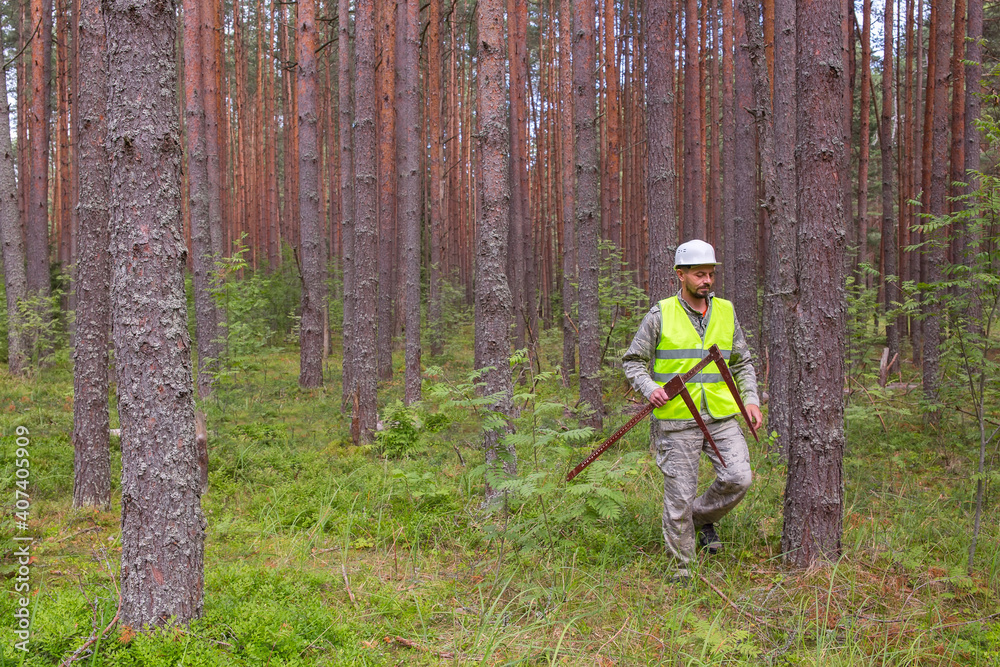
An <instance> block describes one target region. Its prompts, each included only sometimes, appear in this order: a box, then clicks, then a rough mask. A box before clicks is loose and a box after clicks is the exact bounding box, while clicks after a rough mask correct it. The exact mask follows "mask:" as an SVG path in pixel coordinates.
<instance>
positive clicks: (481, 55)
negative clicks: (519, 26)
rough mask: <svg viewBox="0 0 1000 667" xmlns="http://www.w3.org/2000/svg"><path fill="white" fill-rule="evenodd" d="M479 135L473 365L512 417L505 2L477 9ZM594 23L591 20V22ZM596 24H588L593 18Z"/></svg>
mask: <svg viewBox="0 0 1000 667" xmlns="http://www.w3.org/2000/svg"><path fill="white" fill-rule="evenodd" d="M476 11H477V14H476V19H477V21H476V26H477V28H478V42H477V49H476V53H477V67H476V91H477V95H476V125H477V127H476V130H477V133H478V148H479V170H480V183H479V197H478V207H477V208H478V210H477V213H478V220H477V225H476V306H475V318H476V324H475V348H476V349H475V366H476V369H477V370H481V369H486V370H485V371H484V374H483V376H482V381H483V383H484V386H483V394H484V395H485V396H491V397H494V401H493V403H492V404H491V405H490V409H491V410H493V411H494V412H498V413H500V414H501V415H504V416H507V417H510V415H511V413H512V411H513V405H512V403H511V400H512V399H511V396H512V394H513V383H512V381H511V371H510V322H511V315H512V313H511V310H512V304H511V294H510V287H509V285H508V284H507V275H506V271H507V238H508V233H509V226H510V182H509V180H508V173H507V169H508V166H509V159H510V157H509V151H510V137H509V135H508V124H507V108H506V107H507V105H506V86H505V85H504V84H505V77H504V69H505V68H504V35H503V25H504V20H503V14H504V0H481V1H480V2H479V6H478V8H477V10H476ZM591 18H593V16H592V17H591ZM591 23H593V21H591ZM500 436H501V433H500V432H499V431H496V430H493V431H488V432H487V433H486V436H485V440H484V443H483V448H484V450H485V452H486V463H487V465H488V466H489V467H490V468H491V470H492V472H487V482H486V502H493V501H495V500H497V499H498V498H499V496H500V495H501V492H500V491H497V490H496V488H495V487H494V486H493V485H492V484H490V482H489V477H490V476H491V475H492V476H494V477H496V476H497V475H498V474H499V471H498V470H497V468H498V463H497V462H498V461H500V460H501V452H500V442H499V440H500ZM502 456H503V466H502V467H503V471H504V472H505V473H507V474H509V475H513V474H515V473H516V472H517V467H516V466H517V460H516V458H515V452H514V450H513V448H512V447H509V448H508V449H507V451H506V452H505V453H504V454H503V455H502Z"/></svg>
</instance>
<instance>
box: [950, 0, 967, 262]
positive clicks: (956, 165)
mask: <svg viewBox="0 0 1000 667" xmlns="http://www.w3.org/2000/svg"><path fill="white" fill-rule="evenodd" d="M965 32H966V0H955V33H954V35H953V47H952V53H951V176H950V177H949V178H948V181H949V191H950V193H951V195H950V199H949V202H950V204H951V212H952V213H957V212H959V211H963V210H965V200H964V199H963V197H964V196H965V195H966V194H967V193H968V192H969V190H968V188H967V187H966V186H964V185H960V184H961V183H965V182H966V181H967V180H968V178H967V177H966V175H965V63H964V62H963V61H964V60H965ZM964 226H965V225H964V224H960V225H959V228H961V227H964ZM956 231H958V233H955V234H952V235H951V260H952V262H954V263H955V264H962V263H965V262H966V257H965V253H966V248H967V244H968V236H967V234H965V233H961V232H964V229H961V231H959V230H956Z"/></svg>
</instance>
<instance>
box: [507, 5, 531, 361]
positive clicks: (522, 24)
mask: <svg viewBox="0 0 1000 667" xmlns="http://www.w3.org/2000/svg"><path fill="white" fill-rule="evenodd" d="M527 14H528V5H527V1H526V0H507V53H508V59H509V61H510V72H509V75H510V114H509V117H508V119H509V125H510V172H509V177H510V231H509V242H508V245H509V248H508V250H507V280H508V282H509V283H510V291H511V296H512V297H513V300H514V347H516V348H517V349H521V348H523V347H524V346H525V340H526V337H525V331H526V324H527V321H528V309H529V307H531V306H530V305H529V304H530V303H531V302H533V301H534V299H530V298H529V296H528V294H527V293H526V289H525V286H526V281H525V277H526V272H527V262H526V254H525V240H526V239H530V238H531V220H530V218H529V217H528V190H527V173H528V164H527V154H528V106H527V103H526V101H525V96H526V94H527V85H528V81H527V78H528V60H527V58H528V55H527V53H526V49H527V47H528V43H527V20H528V18H527ZM522 28H523V30H524V32H522Z"/></svg>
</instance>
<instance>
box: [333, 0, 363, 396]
mask: <svg viewBox="0 0 1000 667" xmlns="http://www.w3.org/2000/svg"><path fill="white" fill-rule="evenodd" d="M350 8H351V3H350V0H338V2H337V37H338V43H337V49H338V61H337V84H338V94H339V98H338V112H339V115H340V127H339V132H340V224H341V226H342V227H341V228H342V230H343V231H342V236H341V243H342V245H343V252H342V258H341V261H342V262H343V267H344V268H343V271H344V322H343V329H344V344H343V353H344V364H343V372H342V376H341V377H342V380H341V398H340V404H341V409H342V410H344V409H348V408H349V407H352V401H353V396H354V386H355V385H354V378H355V376H356V373H357V366H358V358H357V333H356V331H355V326H354V325H355V312H356V311H357V308H358V295H357V290H356V289H355V285H356V284H357V269H356V266H355V250H354V195H355V188H354V143H353V138H354V136H353V135H354V133H353V131H352V123H351V119H352V114H351V111H352V109H351V106H352V100H351V47H350V44H351V42H350V25H351V14H350Z"/></svg>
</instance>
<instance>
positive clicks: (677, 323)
mask: <svg viewBox="0 0 1000 667" xmlns="http://www.w3.org/2000/svg"><path fill="white" fill-rule="evenodd" d="M718 265H719V262H717V261H715V249H714V248H712V246H711V245H709V244H708V243H705V242H704V241H698V240H695V241H688V242H687V243H683V244H681V245H680V246H678V247H677V253H676V255H675V256H674V269H675V270H676V272H677V278H678V279H679V280H680V283H681V286H680V291H678V293H677V295H676V296H672V297H669V298H667V299H663V300H662V301H660V302H659V303H658V304H656V305H655V306H653V307H652V308H651V309H650V310H649V313H647V314H646V317H645V318H644V319H643V321H642V324H641V325H640V326H639V331H638V332H637V333H636V335H635V338H634V339H633V340H632V344H631V345H630V346H629V349H628V351H627V352H626V353H625V356H624V357H623V358H622V365H623V367H624V369H625V375H626V376H627V377H628V380H629V382H630V383H631V384H632V387H633V388H634V389H635V390H636V391H639V392H641V393H642V394H643V395H644V396H645V397H646V398H647V399H648V400H649V402H650V403H652V404H653V405H655V406H656V409H655V410H654V411H653V419H652V424H651V427H650V428H651V437H652V443H653V447H654V449H655V454H656V464H657V466H659V468H660V470H662V471H663V539H664V541H665V542H666V546H667V551H669V552H670V554H671V555H672V556H673V558H674V560H675V561H676V563H675V564H676V576H677V577H678V578H681V579H684V578H687V577H689V576H690V573H689V572H688V569H687V565H688V563H690V562H691V560H692V559H693V558H694V552H695V535H696V533H697V534H698V539H699V542H700V544H701V546H702V547H703V548H706V549H708V551H709V553H712V554H714V553H717V552H718V550H719V549H720V548H721V547H722V542H721V540H720V539H719V536H718V534H717V533H716V532H715V525H714V524H715V523H717V522H718V521H719V520H720V519H721V518H722V517H724V516H725V515H726V514H728V513H729V512H730V510H732V509H733V508H734V507H736V505H738V504H739V502H740V501H741V500H742V499H743V496H744V495H746V492H747V489H748V488H750V481H751V479H752V475H751V473H750V454H749V450H748V449H747V442H746V439H745V438H744V437H743V432H742V431H741V430H740V427H739V425H738V424H737V421H736V419H735V415H736V414H738V413H739V408H738V406H737V404H736V400H735V399H734V398H733V396H732V394H731V393H730V391H729V388H728V387H727V386H726V384H725V382H724V381H723V380H722V376H721V375H720V374H718V373H714V374H713V373H711V372H709V371H711V370H712V369H713V368H714V366H709V367H708V368H706V369H705V371H706V372H704V373H702V374H700V375H698V376H696V377H695V378H694V379H695V381H693V382H689V383H688V384H687V388H688V391H690V392H691V396H692V398H693V399H694V403H695V405H697V406H699V411H700V413H701V415H702V417H703V418H704V420H705V423H706V424H707V425H708V430H709V432H710V433H711V434H712V438H713V439H714V440H715V443H716V445H717V446H718V448H719V452H720V453H721V454H722V457H723V459H724V460H725V463H726V467H723V466H722V464H721V463H720V462H719V460H718V458H717V457H716V456H715V452H714V451H712V448H711V445H709V444H708V441H707V440H706V439H705V437H704V434H703V433H702V431H701V429H700V428H699V427H698V425H697V423H696V422H695V421H694V417H693V415H692V414H691V411H690V410H688V408H687V406H686V405H685V404H684V402H683V401H681V400H680V399H675V400H673V401H670V402H669V403H668V402H667V392H666V391H665V390H664V389H663V385H664V384H666V382H667V381H668V380H670V378H672V377H673V376H674V375H676V374H678V373H684V372H686V371H687V370H689V369H691V368H692V367H694V365H695V364H697V363H698V362H699V361H700V360H701V359H703V358H704V357H705V355H706V354H707V351H708V349H709V348H710V347H711V346H712V344H713V343H714V344H718V346H719V348H720V349H721V350H722V355H723V357H725V358H726V360H727V364H728V366H729V368H730V370H731V371H732V373H733V377H734V378H735V380H736V385H737V387H738V388H739V390H740V395H741V398H742V399H743V402H744V403H745V404H746V408H747V413H748V414H749V416H750V420H751V421H752V422H753V424H754V428H757V427H759V426H760V425H761V424H762V423H763V417H762V416H761V413H760V407H759V404H760V401H759V400H758V398H757V376H756V374H755V373H754V368H753V364H752V360H751V358H750V348H749V346H748V345H747V342H746V338H745V337H744V335H743V329H742V328H741V327H740V323H739V322H738V321H737V319H736V312H735V310H734V308H733V304H732V303H731V302H729V301H726V300H725V299H722V298H719V297H716V296H715V295H714V294H713V293H712V284H713V282H714V281H715V267H716V266H718ZM651 361H652V362H653V368H652V371H653V372H652V375H650V371H649V365H650V362H651ZM716 370H717V369H716ZM701 452H705V453H706V454H707V455H708V457H709V458H710V459H711V461H712V465H713V466H714V467H715V481H714V482H713V483H712V485H711V486H710V487H709V488H708V490H706V491H705V493H703V494H702V495H701V496H698V497H697V498H695V495H696V494H697V489H698V460H699V458H700V455H701Z"/></svg>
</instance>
